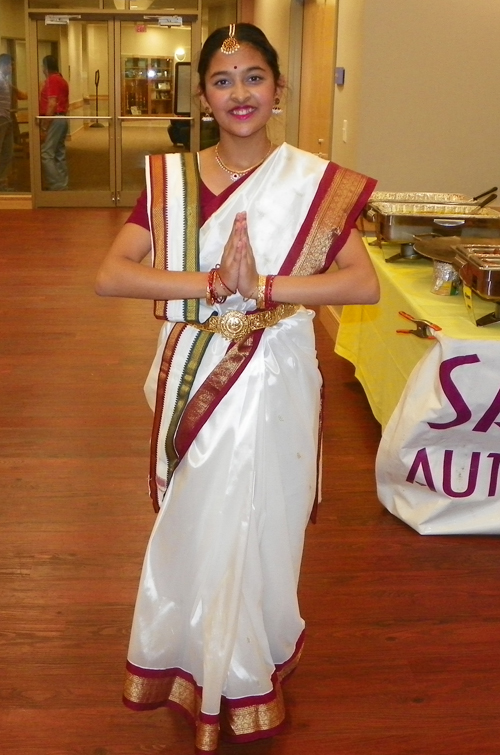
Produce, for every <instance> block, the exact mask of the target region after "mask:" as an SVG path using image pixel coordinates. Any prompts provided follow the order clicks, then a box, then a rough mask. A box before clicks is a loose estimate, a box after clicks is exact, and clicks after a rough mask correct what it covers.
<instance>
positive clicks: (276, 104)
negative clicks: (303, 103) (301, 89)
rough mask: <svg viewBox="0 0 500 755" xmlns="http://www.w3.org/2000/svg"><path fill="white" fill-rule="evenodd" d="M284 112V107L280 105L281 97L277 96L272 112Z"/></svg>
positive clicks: (279, 113) (274, 113)
mask: <svg viewBox="0 0 500 755" xmlns="http://www.w3.org/2000/svg"><path fill="white" fill-rule="evenodd" d="M282 112H283V108H281V107H280V98H279V97H275V98H274V105H273V109H272V113H273V115H281V113H282Z"/></svg>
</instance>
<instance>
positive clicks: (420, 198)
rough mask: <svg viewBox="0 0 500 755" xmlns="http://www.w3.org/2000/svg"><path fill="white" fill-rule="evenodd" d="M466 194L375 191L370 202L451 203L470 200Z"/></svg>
mask: <svg viewBox="0 0 500 755" xmlns="http://www.w3.org/2000/svg"><path fill="white" fill-rule="evenodd" d="M470 201H472V200H471V199H470V197H468V196H466V195H465V194H444V193H439V192H431V191H374V192H373V194H372V196H371V198H370V204H373V203H374V202H419V203H420V202H423V203H427V204H429V203H433V204H450V203H452V202H453V203H456V202H461V203H464V202H470Z"/></svg>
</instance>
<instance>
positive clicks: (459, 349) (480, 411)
mask: <svg viewBox="0 0 500 755" xmlns="http://www.w3.org/2000/svg"><path fill="white" fill-rule="evenodd" d="M499 363H500V341H499V342H496V341H493V342H492V341H466V340H464V341H459V340H456V339H450V338H447V337H446V336H443V335H442V334H437V341H436V344H435V346H434V347H433V348H432V349H431V350H430V352H428V353H427V354H426V355H425V356H424V357H423V358H422V360H421V361H420V362H419V363H418V364H417V366H416V367H415V369H414V370H413V372H412V374H411V375H410V379H409V380H408V383H407V385H406V388H405V390H404V392H403V395H402V396H401V399H400V401H399V403H398V406H397V407H396V409H395V410H394V413H393V415H392V417H391V418H390V420H389V422H388V424H387V427H386V429H385V431H384V434H383V436H382V440H381V443H380V447H379V451H378V454H377V462H376V473H377V490H378V495H379V499H380V501H381V502H382V504H383V505H384V506H385V507H386V508H387V509H388V510H389V511H390V512H391V513H393V514H394V515H395V516H397V517H399V518H400V519H402V520H403V521H404V522H406V523H407V524H409V525H410V526H411V527H413V528H414V529H416V530H417V531H418V532H419V533H420V534H422V535H444V534H500V369H499Z"/></svg>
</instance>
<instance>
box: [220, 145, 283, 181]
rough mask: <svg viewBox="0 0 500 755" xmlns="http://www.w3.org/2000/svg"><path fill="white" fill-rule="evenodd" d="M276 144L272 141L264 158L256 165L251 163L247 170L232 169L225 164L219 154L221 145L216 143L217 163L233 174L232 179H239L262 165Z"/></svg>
mask: <svg viewBox="0 0 500 755" xmlns="http://www.w3.org/2000/svg"><path fill="white" fill-rule="evenodd" d="M273 147H274V144H273V143H272V142H271V144H270V145H269V149H268V150H267V152H266V154H265V155H264V157H263V158H262V160H259V162H258V163H255V165H251V166H250V167H249V168H245V170H231V168H228V167H227V165H225V164H224V163H223V162H222V160H221V157H220V155H219V145H218V144H216V145H215V159H216V160H217V165H219V167H221V168H222V170H225V171H226V173H229V175H230V176H231V181H237V180H238V178H241V177H242V176H245V175H246V174H247V173H250V171H251V170H254V168H258V167H259V165H262V163H263V162H264V160H267V158H268V157H269V155H270V154H271V152H272V151H273Z"/></svg>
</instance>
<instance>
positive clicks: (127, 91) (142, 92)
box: [30, 13, 199, 207]
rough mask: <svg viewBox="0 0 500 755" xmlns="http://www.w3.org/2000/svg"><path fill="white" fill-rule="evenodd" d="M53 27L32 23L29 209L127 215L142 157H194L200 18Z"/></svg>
mask: <svg viewBox="0 0 500 755" xmlns="http://www.w3.org/2000/svg"><path fill="white" fill-rule="evenodd" d="M47 18H48V19H49V22H47ZM51 18H53V17H50V16H49V17H47V16H43V17H40V14H38V17H36V18H35V17H34V18H32V19H31V21H30V33H31V40H30V44H31V48H30V49H31V52H32V54H31V81H32V82H33V81H34V82H37V85H36V84H35V85H33V86H32V92H31V95H32V98H33V101H34V102H38V108H37V112H35V115H34V116H33V119H32V120H33V123H32V126H31V129H30V142H31V162H32V187H33V194H34V199H35V206H37V207H111V206H132V205H133V204H134V203H135V200H136V199H137V197H138V195H139V194H140V192H141V190H142V189H143V188H144V186H145V176H144V162H145V159H144V158H145V155H146V154H153V153H165V152H172V151H184V150H189V149H191V148H192V149H196V148H197V144H198V142H199V127H198V128H196V127H195V126H194V118H193V114H192V110H193V109H194V101H193V97H192V83H191V81H192V77H191V65H190V61H191V53H192V48H193V39H196V34H195V32H194V29H193V27H195V26H196V25H197V21H196V18H193V17H190V18H189V19H188V20H187V21H186V20H184V19H179V17H174V18H175V25H170V24H169V25H165V24H164V23H163V21H162V17H161V16H151V17H145V16H133V17H132V16H131V15H130V14H128V15H127V17H126V18H124V17H123V16H119V17H116V16H114V15H113V16H111V15H104V14H99V15H98V14H93V15H92V14H83V13H82V14H80V15H74V16H72V15H69V16H66V17H64V18H61V17H59V18H57V17H56V18H55V20H54V22H53V21H51ZM163 18H164V17H163ZM179 20H180V21H181V23H179ZM196 120H197V121H198V119H196Z"/></svg>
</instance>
